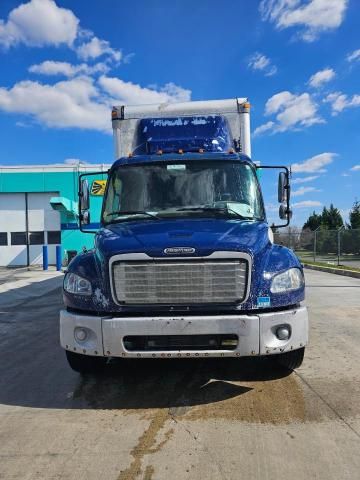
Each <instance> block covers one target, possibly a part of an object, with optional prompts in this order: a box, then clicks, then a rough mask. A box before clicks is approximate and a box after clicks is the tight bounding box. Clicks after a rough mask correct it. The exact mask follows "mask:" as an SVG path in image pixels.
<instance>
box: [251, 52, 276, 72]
mask: <svg viewBox="0 0 360 480" xmlns="http://www.w3.org/2000/svg"><path fill="white" fill-rule="evenodd" d="M248 67H249V68H250V69H251V70H255V71H256V70H258V71H261V72H263V73H264V75H265V76H266V77H271V76H272V75H275V73H276V72H277V67H276V66H275V65H273V64H272V63H271V60H270V58H268V57H266V56H265V55H263V54H262V53H260V52H256V53H254V55H252V56H251V57H250V60H249V63H248Z"/></svg>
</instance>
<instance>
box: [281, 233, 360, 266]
mask: <svg viewBox="0 0 360 480" xmlns="http://www.w3.org/2000/svg"><path fill="white" fill-rule="evenodd" d="M274 241H275V243H278V244H279V245H284V246H286V247H289V248H291V249H292V250H294V252H295V253H296V254H297V256H298V257H299V258H300V259H301V260H302V261H304V262H306V261H307V262H320V263H325V264H329V265H345V266H349V267H356V268H360V230H350V229H344V228H341V229H339V230H322V229H318V230H316V231H310V230H304V231H302V230H300V229H296V228H295V227H289V228H288V229H284V230H283V231H281V230H279V231H278V232H275V233H274Z"/></svg>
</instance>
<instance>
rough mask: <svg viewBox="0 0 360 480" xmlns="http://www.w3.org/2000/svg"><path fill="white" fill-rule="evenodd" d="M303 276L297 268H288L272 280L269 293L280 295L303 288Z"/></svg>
mask: <svg viewBox="0 0 360 480" xmlns="http://www.w3.org/2000/svg"><path fill="white" fill-rule="evenodd" d="M304 283H305V282H304V276H303V273H302V271H301V270H300V269H299V268H290V269H289V270H286V272H283V273H280V274H279V275H276V276H275V277H274V278H273V281H272V282H271V287H270V292H271V293H281V292H288V291H289V290H296V289H298V288H301V287H303V286H304Z"/></svg>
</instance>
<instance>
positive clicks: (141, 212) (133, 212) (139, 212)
mask: <svg viewBox="0 0 360 480" xmlns="http://www.w3.org/2000/svg"><path fill="white" fill-rule="evenodd" d="M108 215H124V216H128V215H147V216H148V217H151V218H155V220H160V218H159V217H158V216H157V215H155V214H154V213H150V212H146V211H145V210H124V211H120V210H119V211H115V212H111V213H108V214H107V216H108Z"/></svg>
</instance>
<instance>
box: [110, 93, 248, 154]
mask: <svg viewBox="0 0 360 480" xmlns="http://www.w3.org/2000/svg"><path fill="white" fill-rule="evenodd" d="M208 115H221V116H223V117H225V118H226V120H227V122H228V125H229V130H230V133H231V135H232V139H233V140H234V141H235V142H236V143H237V145H238V146H239V148H238V151H239V152H241V153H244V154H245V155H247V156H248V157H251V143H250V103H249V101H248V99H247V98H234V99H228V100H203V101H195V102H181V103H157V104H151V105H121V106H115V107H113V110H112V126H113V134H114V147H115V160H117V159H118V158H121V157H126V156H128V155H129V154H131V153H132V152H133V151H134V150H135V149H136V147H137V146H138V145H137V144H136V142H137V141H136V138H137V137H136V132H137V127H138V124H139V121H140V120H141V119H144V118H167V117H176V116H179V117H186V116H191V117H193V116H208Z"/></svg>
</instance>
